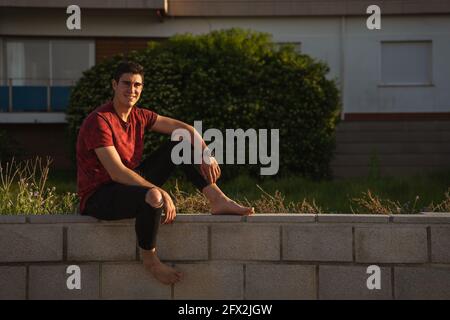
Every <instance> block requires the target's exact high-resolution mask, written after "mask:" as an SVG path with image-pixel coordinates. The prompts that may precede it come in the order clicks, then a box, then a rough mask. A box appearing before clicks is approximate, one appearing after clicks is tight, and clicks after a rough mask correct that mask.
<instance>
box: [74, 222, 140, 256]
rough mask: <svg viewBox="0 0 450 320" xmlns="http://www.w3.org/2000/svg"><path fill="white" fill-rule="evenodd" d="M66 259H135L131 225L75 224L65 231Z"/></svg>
mask: <svg viewBox="0 0 450 320" xmlns="http://www.w3.org/2000/svg"><path fill="white" fill-rule="evenodd" d="M67 259H68V260H85V261H86V260H96V261H97V260H110V261H114V260H119V261H120V260H135V259H136V233H135V230H134V227H133V226H131V225H102V224H77V225H69V227H68V231H67Z"/></svg>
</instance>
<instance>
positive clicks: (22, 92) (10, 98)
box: [0, 78, 76, 112]
mask: <svg viewBox="0 0 450 320" xmlns="http://www.w3.org/2000/svg"><path fill="white" fill-rule="evenodd" d="M75 82H76V80H73V79H27V78H10V79H0V112H65V110H66V109H67V106H68V105H69V97H70V92H71V90H72V88H73V87H74V85H75Z"/></svg>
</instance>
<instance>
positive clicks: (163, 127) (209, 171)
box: [152, 115, 221, 183]
mask: <svg viewBox="0 0 450 320" xmlns="http://www.w3.org/2000/svg"><path fill="white" fill-rule="evenodd" d="M176 129H185V130H187V131H189V133H190V135H191V144H192V145H194V146H195V145H196V143H195V141H197V145H200V146H202V150H201V151H202V154H203V150H204V149H205V148H207V145H206V143H205V141H204V140H203V138H202V136H201V135H200V133H198V132H197V130H195V128H194V127H193V126H191V125H188V124H187V123H184V122H182V121H179V120H176V119H172V118H169V117H163V116H160V115H158V117H157V118H156V121H155V123H154V124H153V126H152V130H153V131H156V132H160V133H164V134H169V135H170V134H172V132H173V131H175V130H176ZM201 159H203V157H201ZM210 162H211V163H209V164H207V163H205V162H204V161H202V164H201V165H200V172H201V174H202V175H203V177H204V178H205V179H206V180H207V181H209V182H210V183H216V181H217V179H219V177H220V174H221V170H220V167H219V164H218V163H217V161H216V159H214V157H210Z"/></svg>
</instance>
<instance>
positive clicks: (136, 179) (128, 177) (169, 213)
mask: <svg viewBox="0 0 450 320" xmlns="http://www.w3.org/2000/svg"><path fill="white" fill-rule="evenodd" d="M95 153H96V154H97V157H98V159H99V160H100V162H101V164H102V165H103V167H104V168H105V169H106V171H107V172H108V174H109V176H110V177H111V179H112V180H113V181H115V182H118V183H122V184H126V185H132V186H143V187H148V188H155V190H152V191H154V192H152V193H151V196H150V202H151V203H150V205H152V206H154V207H157V206H158V205H159V204H160V201H159V199H161V198H162V199H163V202H164V208H165V212H166V219H165V221H164V223H170V222H172V221H173V220H174V219H175V216H176V209H175V205H174V204H173V201H172V198H171V197H170V195H169V194H168V193H167V192H166V191H164V190H163V189H161V188H159V187H157V186H155V185H154V184H153V183H150V182H149V181H147V180H145V179H144V178H142V177H141V176H140V175H139V174H137V173H136V172H134V171H133V170H131V169H129V168H127V167H126V166H125V165H124V164H123V163H122V160H121V159H120V156H119V153H118V152H117V150H116V148H115V147H114V146H109V147H101V148H97V149H95ZM158 192H159V193H158Z"/></svg>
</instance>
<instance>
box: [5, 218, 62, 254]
mask: <svg viewBox="0 0 450 320" xmlns="http://www.w3.org/2000/svg"><path fill="white" fill-rule="evenodd" d="M62 257H63V229H62V227H61V226H48V225H30V224H16V225H14V224H8V225H0V262H18V261H61V260H62Z"/></svg>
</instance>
